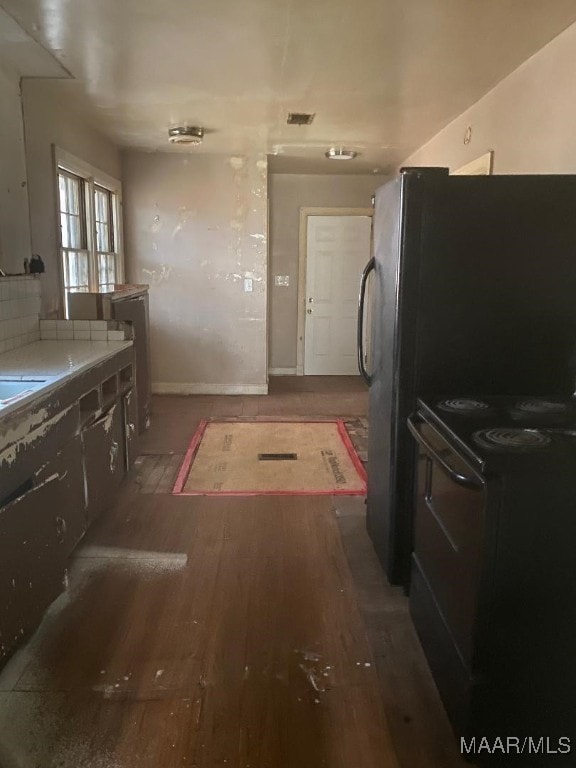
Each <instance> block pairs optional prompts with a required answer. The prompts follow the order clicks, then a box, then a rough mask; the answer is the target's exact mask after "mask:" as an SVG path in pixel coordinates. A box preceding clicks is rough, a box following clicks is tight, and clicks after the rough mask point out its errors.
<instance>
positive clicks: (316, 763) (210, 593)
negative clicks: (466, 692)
mask: <svg viewBox="0 0 576 768" xmlns="http://www.w3.org/2000/svg"><path fill="white" fill-rule="evenodd" d="M314 378H316V377H314ZM345 378H346V377H345ZM324 383H325V387H324V389H323V387H322V382H321V381H318V380H316V381H310V382H303V383H299V382H296V384H295V383H292V389H291V387H290V382H284V381H283V382H274V383H273V384H272V386H271V389H272V390H273V394H272V395H271V396H270V398H271V399H270V400H268V401H266V398H206V397H202V398H180V397H178V398H169V397H167V398H155V401H154V421H153V426H152V428H151V430H150V432H149V433H148V435H147V436H146V438H145V449H146V451H147V452H148V453H149V454H150V455H149V456H145V457H144V458H143V459H142V461H141V462H140V466H139V468H137V469H136V470H134V471H133V472H132V473H131V475H130V477H129V479H128V482H126V483H125V484H124V486H123V487H122V489H121V493H120V494H119V497H118V500H117V503H116V504H115V505H114V507H113V508H112V509H111V510H109V511H108V513H106V514H105V515H103V516H102V517H101V518H100V519H98V520H97V521H96V522H95V524H94V525H93V527H92V528H91V530H90V531H89V533H88V535H87V536H86V538H85V540H84V542H83V543H82V546H81V547H80V548H79V550H77V553H76V557H75V559H74V562H73V564H72V567H71V571H70V586H69V589H68V590H67V592H66V593H65V594H64V595H62V596H61V597H60V598H59V599H58V600H57V601H56V602H55V603H54V604H53V606H52V607H51V609H50V611H49V613H48V615H47V616H46V618H45V620H44V622H43V623H42V625H41V627H40V629H39V630H38V632H37V633H36V634H35V636H34V637H33V638H32V639H31V640H30V641H29V642H28V644H27V645H26V646H25V647H24V648H23V649H22V650H21V651H19V652H18V653H17V654H16V655H15V656H14V657H13V658H12V660H11V661H10V662H9V664H8V665H7V667H6V668H5V669H4V671H3V673H2V675H0V768H57V767H58V768H136V767H138V768H173V767H174V768H175V767H176V766H186V765H188V766H194V767H195V768H214V766H220V767H221V768H319V767H321V766H325V767H326V768H457V766H460V762H459V759H458V756H457V754H456V747H455V742H454V740H453V738H452V736H451V734H450V731H449V728H448V725H447V721H446V717H445V715H444V712H443V710H442V707H441V705H440V702H439V699H438V696H437V693H436V690H435V688H434V686H433V683H432V680H431V677H430V675H429V672H428V670H427V668H426V664H425V661H424V657H423V656H422V653H421V651H420V648H419V646H418V643H417V640H416V637H415V633H414V630H413V628H412V625H411V623H410V620H409V616H408V612H407V604H406V599H405V597H404V596H403V595H402V594H401V593H399V592H398V590H393V589H391V588H390V587H388V585H387V584H386V582H385V579H384V577H383V574H382V571H381V569H380V568H379V565H378V564H377V560H376V558H375V555H374V553H373V550H372V549H371V545H370V543H369V541H368V539H367V537H366V534H365V528H364V519H363V504H362V500H361V499H360V500H358V499H356V500H353V499H345V498H338V499H332V498H330V497H273V496H269V497H249V498H214V497H212V498H206V497H174V496H171V495H170V493H169V492H168V490H169V486H170V483H169V481H168V479H169V475H170V472H172V471H173V470H174V467H175V466H176V465H177V463H178V462H179V461H180V460H181V454H182V453H183V450H184V449H183V447H182V446H183V445H184V446H185V445H186V441H187V440H189V438H190V435H191V433H192V432H193V430H194V429H195V425H196V424H197V423H198V421H199V420H200V419H201V418H207V417H215V416H226V417H243V418H247V417H248V418H256V417H261V416H263V415H266V414H267V412H271V411H275V412H276V413H277V414H278V415H279V416H284V417H288V416H291V415H294V416H297V415H303V416H306V415H308V416H311V415H312V414H318V413H319V412H321V411H322V410H323V408H324V410H325V411H326V413H328V412H330V413H329V414H328V415H345V416H349V417H351V418H352V417H356V418H359V419H360V418H362V417H364V416H365V412H366V402H365V391H364V390H363V389H362V388H361V387H360V386H359V383H358V381H357V380H356V379H351V380H350V381H346V380H342V381H339V382H338V381H333V380H330V381H329V382H324ZM339 392H340V395H341V399H342V402H344V403H345V405H346V408H347V409H348V412H347V413H342V414H338V413H335V414H332V409H335V408H337V401H338V396H339V394H338V393H339ZM322 403H324V405H322ZM298 409H300V413H298V412H297V411H298ZM305 411H306V412H305ZM159 449H161V450H159ZM143 488H146V492H145V493H141V490H142V489H143Z"/></svg>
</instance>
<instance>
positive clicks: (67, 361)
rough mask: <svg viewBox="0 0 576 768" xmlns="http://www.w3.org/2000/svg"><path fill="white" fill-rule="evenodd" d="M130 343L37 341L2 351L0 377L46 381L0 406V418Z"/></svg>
mask: <svg viewBox="0 0 576 768" xmlns="http://www.w3.org/2000/svg"><path fill="white" fill-rule="evenodd" d="M131 346H132V342H131V341H79V340H78V341H73V340H70V341H68V340H66V341H64V340H62V341H36V342H34V343H32V344H27V345H26V346H24V347H20V348H19V349H13V350H11V351H10V352H4V354H2V355H0V379H12V380H24V381H26V380H34V379H42V380H45V381H44V383H43V384H42V385H41V386H38V387H36V388H35V389H34V391H33V392H31V393H30V394H29V395H26V397H21V398H19V399H18V400H15V401H14V402H11V403H9V404H7V405H4V406H2V407H0V418H1V417H3V416H5V415H6V414H8V413H12V412H13V411H15V410H17V409H19V408H21V407H22V406H23V405H27V404H29V403H30V402H31V401H32V400H34V399H35V398H37V397H41V396H43V395H45V394H46V393H47V392H49V391H50V390H51V389H54V388H55V387H57V386H59V385H60V384H62V383H63V382H65V381H67V380H68V379H71V378H73V377H74V376H76V375H77V374H78V373H81V372H82V371H85V370H86V369H87V368H91V367H92V366H93V365H96V364H97V363H101V362H103V361H104V360H106V359H107V358H109V357H112V356H113V355H115V354H116V353H117V352H120V351H121V350H123V349H127V348H128V347H131Z"/></svg>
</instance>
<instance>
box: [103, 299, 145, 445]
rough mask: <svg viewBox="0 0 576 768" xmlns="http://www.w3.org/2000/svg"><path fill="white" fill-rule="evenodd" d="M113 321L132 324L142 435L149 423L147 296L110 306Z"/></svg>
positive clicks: (139, 420) (116, 302)
mask: <svg viewBox="0 0 576 768" xmlns="http://www.w3.org/2000/svg"><path fill="white" fill-rule="evenodd" d="M112 308H113V313H114V319H115V320H122V321H125V322H129V323H132V329H133V332H134V356H135V361H136V389H137V392H138V421H137V426H138V432H139V433H140V434H142V432H145V431H146V430H147V429H148V425H149V423H150V400H151V392H152V385H151V374H150V328H149V320H148V317H149V312H148V294H145V295H143V296H137V297H135V298H132V299H125V300H124V301H115V302H113V304H112Z"/></svg>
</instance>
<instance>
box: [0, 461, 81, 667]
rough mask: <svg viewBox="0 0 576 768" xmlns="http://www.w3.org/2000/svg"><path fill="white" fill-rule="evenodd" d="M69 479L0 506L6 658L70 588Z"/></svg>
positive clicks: (1, 653) (1, 640)
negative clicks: (63, 516) (65, 517)
mask: <svg viewBox="0 0 576 768" xmlns="http://www.w3.org/2000/svg"><path fill="white" fill-rule="evenodd" d="M63 482H64V481H63V479H62V478H61V477H59V476H58V475H52V476H51V477H49V478H47V479H46V480H45V481H44V482H43V483H41V484H40V485H38V486H37V487H36V488H33V489H32V490H30V491H28V492H27V493H25V494H23V495H22V496H21V497H20V498H18V499H16V500H15V501H13V502H11V503H10V504H7V505H6V506H5V507H2V508H1V509H0V594H1V595H2V602H1V604H0V659H2V658H4V657H6V656H7V655H8V654H9V653H10V651H11V650H13V649H14V648H15V646H16V644H17V643H18V642H19V641H20V640H21V639H22V638H23V637H25V636H26V635H28V634H30V632H32V631H33V630H34V629H35V628H36V627H37V626H38V624H39V623H40V620H41V619H42V616H43V614H44V611H45V610H46V608H48V606H49V605H50V603H51V602H52V601H53V600H54V599H55V598H56V597H58V595H59V594H60V593H61V592H62V590H63V588H64V587H63V580H64V571H65V567H66V558H67V552H66V548H65V546H64V539H63V536H62V527H61V525H60V524H59V522H58V514H59V512H60V509H61V508H62V506H63V497H64V496H65V492H64V491H63Z"/></svg>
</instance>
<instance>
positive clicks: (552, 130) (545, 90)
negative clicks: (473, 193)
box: [403, 25, 576, 174]
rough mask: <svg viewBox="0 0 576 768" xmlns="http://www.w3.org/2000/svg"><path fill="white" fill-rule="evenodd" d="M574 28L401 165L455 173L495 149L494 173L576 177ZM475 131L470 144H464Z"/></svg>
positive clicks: (575, 45)
mask: <svg viewBox="0 0 576 768" xmlns="http://www.w3.org/2000/svg"><path fill="white" fill-rule="evenodd" d="M575 84H576V25H573V26H571V27H569V28H568V29H567V30H566V31H565V32H563V33H562V34H561V35H560V36H559V37H557V38H556V39H555V40H553V41H552V42H551V43H549V44H548V45H547V46H546V47H545V48H543V49H542V50H541V51H539V52H538V53H537V54H536V55H535V56H533V57H532V58H531V59H529V60H528V61H526V62H525V63H524V64H522V66H520V67H519V68H518V69H517V70H516V71H515V72H513V73H512V74H511V75H509V76H508V77H507V78H506V79H505V80H503V81H502V82H501V83H499V84H498V85H497V86H496V88H494V89H493V90H492V91H491V92H490V93H488V94H487V95H486V96H484V97H483V98H482V99H481V100H480V101H479V102H477V103H476V104H475V105H474V106H473V107H472V108H471V109H469V110H467V111H466V112H464V113H463V114H462V115H460V116H459V117H458V118H457V119H456V120H454V121H453V122H452V123H450V124H449V125H448V126H447V127H446V128H444V130H442V131H441V132H440V133H439V134H437V135H436V136H435V137H434V138H433V139H432V140H431V141H430V142H428V143H427V144H426V145H424V146H423V147H422V148H421V149H419V150H418V151H417V152H415V153H414V154H413V155H412V156H411V157H409V158H408V159H407V160H405V162H404V163H403V165H447V166H450V167H451V168H452V169H455V168H458V167H459V166H461V165H464V164H465V163H468V162H470V161H471V160H474V159H475V158H477V157H479V156H480V155H482V154H483V153H484V152H486V151H487V150H489V149H493V150H494V173H500V174H505V173H575V172H576V130H575V129H576V98H575ZM467 126H471V127H472V141H471V142H470V144H468V145H467V146H466V145H464V142H463V139H464V134H465V131H466V128H467Z"/></svg>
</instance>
